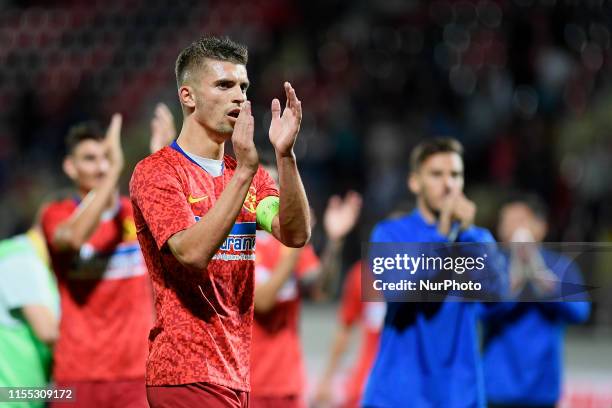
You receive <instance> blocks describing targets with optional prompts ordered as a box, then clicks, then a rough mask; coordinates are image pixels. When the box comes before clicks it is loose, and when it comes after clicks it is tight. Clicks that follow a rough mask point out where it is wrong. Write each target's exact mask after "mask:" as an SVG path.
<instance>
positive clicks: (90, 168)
mask: <svg viewBox="0 0 612 408" xmlns="http://www.w3.org/2000/svg"><path fill="white" fill-rule="evenodd" d="M109 168H110V162H109V160H108V156H107V152H106V148H105V146H104V144H103V143H102V142H100V141H96V140H84V141H82V142H81V143H79V144H78V145H76V147H75V148H74V151H73V152H72V153H71V154H70V155H69V156H68V157H66V160H65V161H64V170H65V171H66V174H68V176H69V177H70V178H71V179H72V181H73V182H74V183H75V184H76V185H77V187H78V188H79V189H80V190H83V191H90V190H93V189H94V188H96V187H98V186H99V185H100V183H101V182H102V180H104V178H105V177H106V174H107V173H108V170H109Z"/></svg>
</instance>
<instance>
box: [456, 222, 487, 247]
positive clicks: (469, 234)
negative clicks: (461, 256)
mask: <svg viewBox="0 0 612 408" xmlns="http://www.w3.org/2000/svg"><path fill="white" fill-rule="evenodd" d="M459 241H461V242H483V243H487V242H495V238H494V237H493V234H492V233H491V231H489V230H488V229H487V228H484V227H479V226H477V225H472V226H471V227H469V228H468V229H467V230H465V231H462V232H461V233H460V234H459Z"/></svg>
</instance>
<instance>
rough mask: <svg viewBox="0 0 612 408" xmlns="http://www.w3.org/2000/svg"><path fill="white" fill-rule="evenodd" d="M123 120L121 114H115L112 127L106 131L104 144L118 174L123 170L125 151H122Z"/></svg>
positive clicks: (111, 123)
mask: <svg viewBox="0 0 612 408" xmlns="http://www.w3.org/2000/svg"><path fill="white" fill-rule="evenodd" d="M122 123H123V118H122V117H121V114H120V113H115V114H114V115H113V117H112V118H111V122H110V125H109V126H108V129H107V130H106V137H105V139H104V143H105V144H106V149H107V153H108V160H109V161H110V165H111V169H113V170H115V171H116V172H121V170H123V164H124V159H123V150H122V149H121V125H122Z"/></svg>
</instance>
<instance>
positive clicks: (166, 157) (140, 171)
mask: <svg viewBox="0 0 612 408" xmlns="http://www.w3.org/2000/svg"><path fill="white" fill-rule="evenodd" d="M179 159H180V158H179V157H178V155H177V153H176V151H175V150H174V149H172V148H170V147H168V146H166V147H163V148H162V149H160V150H158V151H156V152H155V153H153V154H151V155H149V156H147V157H145V158H144V159H142V160H140V161H139V162H138V163H137V164H136V166H135V167H134V172H133V173H132V179H131V182H133V181H134V179H137V178H142V177H145V178H147V179H149V178H150V177H151V175H152V174H156V175H159V174H160V173H163V172H175V171H176V168H177V167H180V161H179Z"/></svg>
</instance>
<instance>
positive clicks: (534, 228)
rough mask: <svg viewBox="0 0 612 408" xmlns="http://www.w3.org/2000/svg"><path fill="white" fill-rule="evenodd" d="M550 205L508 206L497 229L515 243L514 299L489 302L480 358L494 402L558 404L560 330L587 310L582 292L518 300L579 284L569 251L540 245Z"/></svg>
mask: <svg viewBox="0 0 612 408" xmlns="http://www.w3.org/2000/svg"><path fill="white" fill-rule="evenodd" d="M546 220H547V211H546V207H545V206H544V204H543V203H542V202H541V201H540V200H539V198H538V197H536V196H525V198H521V199H518V200H513V201H511V202H509V203H507V204H506V205H504V206H503V207H502V209H501V211H500V216H499V227H498V235H499V238H500V240H501V241H502V242H504V243H507V244H510V254H509V255H508V256H506V257H505V259H506V262H507V267H508V269H509V271H510V277H511V282H512V285H511V289H512V291H513V296H514V297H515V298H516V299H517V301H513V302H502V303H497V304H488V305H486V307H485V309H484V310H485V312H484V343H483V347H484V349H483V361H484V372H485V384H486V395H487V399H488V401H489V406H490V407H496V408H511V407H513V408H518V407H523V408H524V407H541V408H544V407H554V406H555V405H556V404H557V402H558V401H559V399H560V397H561V385H562V374H563V336H564V329H565V327H566V325H567V324H571V323H582V322H585V321H586V320H587V319H588V317H589V312H590V303H589V302H588V301H586V295H585V294H582V293H580V294H573V295H570V296H567V297H564V299H563V301H562V302H551V301H548V302H520V301H518V300H519V299H520V297H521V296H524V295H525V292H530V293H531V295H529V297H530V298H532V299H533V298H534V297H535V298H539V297H541V298H545V297H547V296H551V295H552V296H553V297H557V295H555V294H556V293H558V291H559V290H560V289H561V288H560V287H559V285H560V284H563V283H571V284H572V285H582V282H583V279H582V276H581V273H580V271H579V270H578V267H577V266H576V265H575V263H573V262H572V261H571V260H570V259H569V258H566V257H565V256H563V255H561V254H558V253H556V252H554V251H552V250H549V249H546V248H544V247H542V246H541V245H540V244H541V242H542V240H543V239H544V238H545V237H546V233H547V230H548V225H547V221H546Z"/></svg>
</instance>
